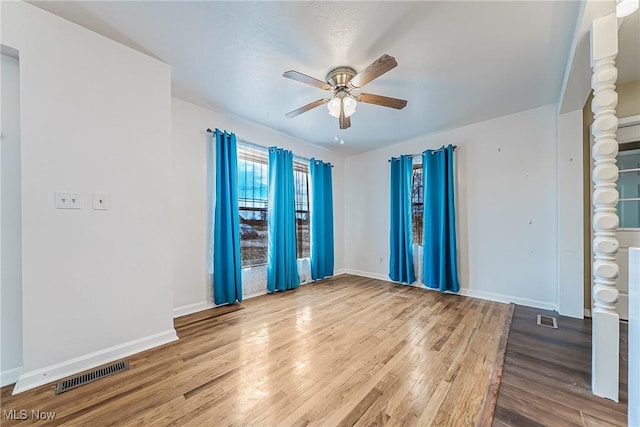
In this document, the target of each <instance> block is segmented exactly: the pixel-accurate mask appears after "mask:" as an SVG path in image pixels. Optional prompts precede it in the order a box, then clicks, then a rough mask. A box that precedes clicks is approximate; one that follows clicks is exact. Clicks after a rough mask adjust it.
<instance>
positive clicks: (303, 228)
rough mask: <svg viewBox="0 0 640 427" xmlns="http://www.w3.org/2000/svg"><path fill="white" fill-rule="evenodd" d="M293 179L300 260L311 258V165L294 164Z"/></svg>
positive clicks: (297, 250)
mask: <svg viewBox="0 0 640 427" xmlns="http://www.w3.org/2000/svg"><path fill="white" fill-rule="evenodd" d="M293 178H294V185H295V205H296V207H295V209H296V242H297V248H296V252H297V257H298V258H309V257H310V256H311V229H310V223H309V218H310V215H309V165H308V164H306V163H302V162H294V171H293Z"/></svg>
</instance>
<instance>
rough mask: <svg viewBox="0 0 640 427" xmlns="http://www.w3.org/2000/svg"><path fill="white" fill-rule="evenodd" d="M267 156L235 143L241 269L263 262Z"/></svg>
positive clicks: (260, 151)
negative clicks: (236, 146) (236, 150)
mask: <svg viewBox="0 0 640 427" xmlns="http://www.w3.org/2000/svg"><path fill="white" fill-rule="evenodd" d="M268 162H269V158H268V153H267V149H266V148H265V149H264V150H261V149H257V148H253V147H251V146H249V145H246V144H242V143H240V142H238V207H239V211H240V258H241V259H242V267H243V268H244V267H253V266H257V265H264V264H266V263H267V247H268V240H267V197H268V190H267V185H268V183H269V175H268Z"/></svg>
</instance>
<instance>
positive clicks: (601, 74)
mask: <svg viewBox="0 0 640 427" xmlns="http://www.w3.org/2000/svg"><path fill="white" fill-rule="evenodd" d="M617 54H618V23H617V18H616V15H615V13H612V14H609V15H607V16H603V17H601V18H598V19H596V20H595V21H593V26H592V27H591V68H592V69H593V76H592V78H591V87H592V88H593V92H594V97H593V102H592V103H591V110H592V111H593V113H594V122H593V125H592V127H591V129H592V132H593V137H594V140H595V144H594V146H593V150H592V151H593V158H594V160H595V165H594V169H593V183H594V190H593V205H594V208H595V210H594V215H593V229H594V239H593V252H594V254H595V259H594V261H593V276H594V284H593V291H592V294H593V299H594V307H593V310H592V312H591V313H592V319H593V326H592V328H593V329H592V368H591V369H592V372H591V388H592V391H593V393H594V394H595V395H597V396H601V397H606V398H608V399H612V400H614V401H616V402H617V401H618V363H619V359H618V354H619V345H620V340H619V334H620V331H619V327H620V325H619V320H620V319H619V317H618V313H617V311H616V302H617V301H618V290H617V289H616V279H617V278H618V264H617V263H616V253H617V252H618V240H617V238H616V230H617V229H618V223H619V220H618V214H617V212H616V206H617V204H618V190H617V188H616V182H617V181H618V167H617V166H616V156H617V154H618V141H617V140H616V131H617V129H618V118H617V117H616V107H617V105H618V94H617V93H616V86H615V84H616V79H617V77H618V70H617V69H616V66H615V59H616V55H617Z"/></svg>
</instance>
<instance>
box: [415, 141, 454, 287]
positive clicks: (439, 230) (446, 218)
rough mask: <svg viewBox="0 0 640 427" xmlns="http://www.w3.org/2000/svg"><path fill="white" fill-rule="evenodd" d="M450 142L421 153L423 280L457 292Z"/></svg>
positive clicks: (434, 285) (425, 282)
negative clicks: (447, 144)
mask: <svg viewBox="0 0 640 427" xmlns="http://www.w3.org/2000/svg"><path fill="white" fill-rule="evenodd" d="M453 149H454V147H453V146H452V145H449V146H447V147H442V148H441V149H439V150H426V151H424V152H423V153H422V168H423V171H422V177H423V178H422V179H423V184H424V237H423V239H422V242H423V245H424V248H423V252H424V253H423V257H424V259H423V262H424V264H423V265H424V268H423V272H424V280H423V281H424V284H425V285H426V286H428V287H430V288H434V289H439V290H440V291H452V292H458V291H459V290H460V283H459V281H458V262H457V248H456V211H455V198H454V188H453V186H454V169H453Z"/></svg>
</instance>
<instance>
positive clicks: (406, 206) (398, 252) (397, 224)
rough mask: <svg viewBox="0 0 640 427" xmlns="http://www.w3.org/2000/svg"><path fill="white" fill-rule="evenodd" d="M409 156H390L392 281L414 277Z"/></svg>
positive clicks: (390, 268)
mask: <svg viewBox="0 0 640 427" xmlns="http://www.w3.org/2000/svg"><path fill="white" fill-rule="evenodd" d="M412 173H413V162H412V159H411V156H400V158H396V157H393V158H391V200H390V206H391V211H390V220H391V221H390V222H391V224H390V225H391V232H390V239H389V240H390V249H391V251H390V252H391V256H390V258H389V277H390V278H391V280H393V281H395V282H402V283H408V284H411V283H413V282H415V281H416V273H415V271H414V269H413V247H412V245H413V238H412V231H411V178H412Z"/></svg>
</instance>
